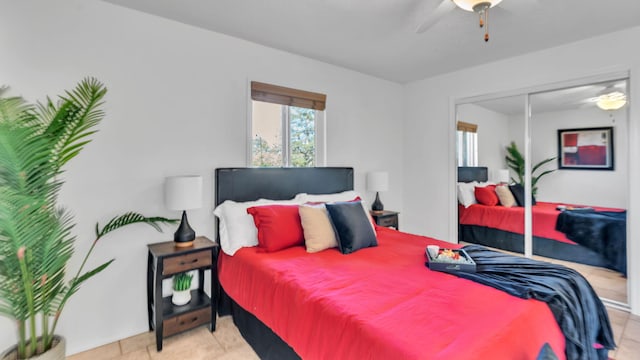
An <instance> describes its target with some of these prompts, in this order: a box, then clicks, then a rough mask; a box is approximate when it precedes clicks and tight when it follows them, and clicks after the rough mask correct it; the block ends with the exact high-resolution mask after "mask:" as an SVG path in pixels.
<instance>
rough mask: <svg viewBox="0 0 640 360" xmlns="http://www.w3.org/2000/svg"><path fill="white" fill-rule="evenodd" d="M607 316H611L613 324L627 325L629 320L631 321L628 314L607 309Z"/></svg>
mask: <svg viewBox="0 0 640 360" xmlns="http://www.w3.org/2000/svg"><path fill="white" fill-rule="evenodd" d="M607 314H609V320H610V321H611V323H612V324H619V325H622V326H625V325H627V320H628V319H629V313H628V312H626V311H622V310H618V309H614V308H610V307H607Z"/></svg>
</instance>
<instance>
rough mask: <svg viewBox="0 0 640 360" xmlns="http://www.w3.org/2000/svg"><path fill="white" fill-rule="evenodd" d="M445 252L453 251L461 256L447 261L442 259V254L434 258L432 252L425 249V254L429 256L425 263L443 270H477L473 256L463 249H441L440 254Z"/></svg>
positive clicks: (435, 268)
mask: <svg viewBox="0 0 640 360" xmlns="http://www.w3.org/2000/svg"><path fill="white" fill-rule="evenodd" d="M443 252H451V253H453V254H457V255H458V256H459V259H460V260H458V261H454V260H451V261H446V260H440V258H442V255H439V256H438V258H437V259H435V258H433V257H432V256H431V254H429V252H428V251H427V250H426V249H425V255H426V256H427V262H426V264H425V265H427V267H428V268H429V269H431V270H435V271H443V272H452V273H455V272H460V271H464V272H476V262H475V261H473V259H472V258H471V256H469V254H467V252H466V251H464V250H463V249H440V251H439V254H442V253H443Z"/></svg>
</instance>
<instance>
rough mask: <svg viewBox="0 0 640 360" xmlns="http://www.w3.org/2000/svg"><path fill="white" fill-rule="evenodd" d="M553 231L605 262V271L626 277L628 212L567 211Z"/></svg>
mask: <svg viewBox="0 0 640 360" xmlns="http://www.w3.org/2000/svg"><path fill="white" fill-rule="evenodd" d="M556 230H558V231H561V232H563V233H565V235H567V238H569V239H570V240H572V241H575V242H576V243H578V244H580V245H582V246H584V247H587V248H589V249H591V250H593V251H595V252H597V253H598V254H600V255H602V257H604V258H605V259H606V260H607V267H608V268H610V269H613V270H617V271H620V272H621V273H622V274H623V275H625V276H626V275H627V212H626V211H595V210H593V209H587V210H566V211H563V212H562V213H560V215H558V220H557V222H556Z"/></svg>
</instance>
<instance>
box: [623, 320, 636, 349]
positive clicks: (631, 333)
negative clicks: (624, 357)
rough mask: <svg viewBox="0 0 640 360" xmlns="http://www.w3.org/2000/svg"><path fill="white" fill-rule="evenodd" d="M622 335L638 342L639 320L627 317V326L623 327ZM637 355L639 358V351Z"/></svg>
mask: <svg viewBox="0 0 640 360" xmlns="http://www.w3.org/2000/svg"><path fill="white" fill-rule="evenodd" d="M623 337H624V338H625V339H630V340H635V341H638V342H640V321H638V320H631V319H629V321H627V326H626V327H625V328H624V334H623ZM638 357H639V358H640V352H639V353H638Z"/></svg>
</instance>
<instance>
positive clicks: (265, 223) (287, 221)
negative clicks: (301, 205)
mask: <svg viewBox="0 0 640 360" xmlns="http://www.w3.org/2000/svg"><path fill="white" fill-rule="evenodd" d="M247 213H248V214H250V215H251V216H253V222H254V223H255V224H256V228H258V247H260V248H262V249H264V250H265V251H266V252H273V251H278V250H282V249H286V248H288V247H292V246H296V245H304V233H303V231H302V223H301V222H300V214H299V213H298V205H265V206H254V207H250V208H248V209H247Z"/></svg>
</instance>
